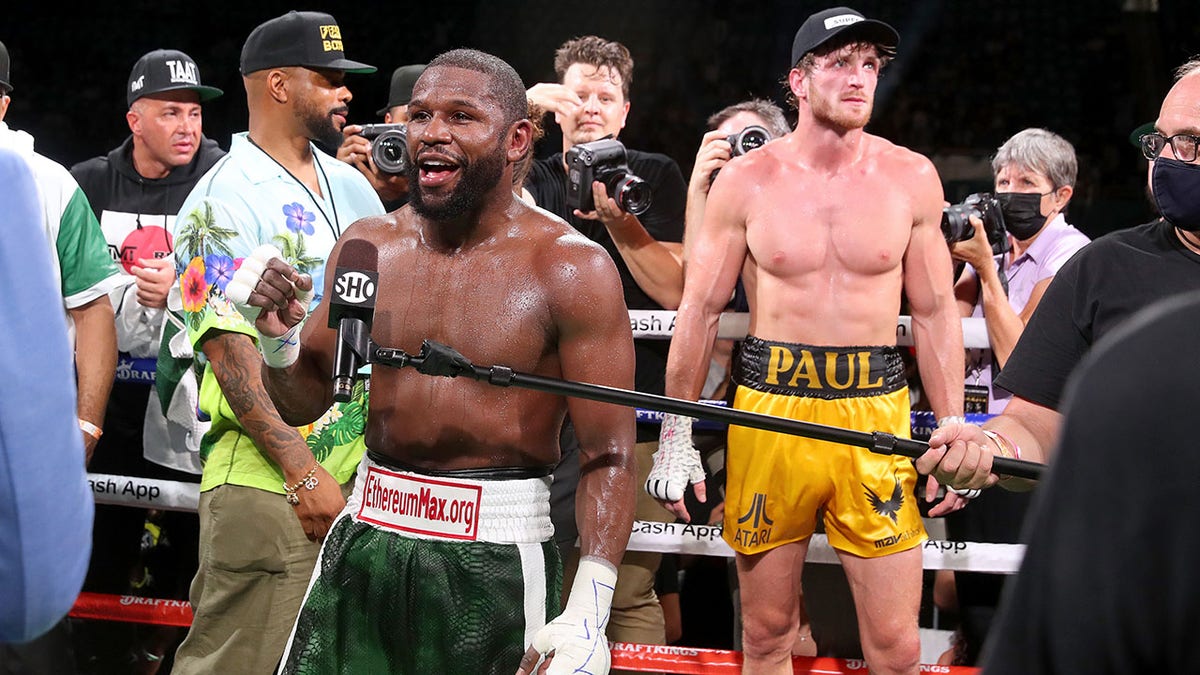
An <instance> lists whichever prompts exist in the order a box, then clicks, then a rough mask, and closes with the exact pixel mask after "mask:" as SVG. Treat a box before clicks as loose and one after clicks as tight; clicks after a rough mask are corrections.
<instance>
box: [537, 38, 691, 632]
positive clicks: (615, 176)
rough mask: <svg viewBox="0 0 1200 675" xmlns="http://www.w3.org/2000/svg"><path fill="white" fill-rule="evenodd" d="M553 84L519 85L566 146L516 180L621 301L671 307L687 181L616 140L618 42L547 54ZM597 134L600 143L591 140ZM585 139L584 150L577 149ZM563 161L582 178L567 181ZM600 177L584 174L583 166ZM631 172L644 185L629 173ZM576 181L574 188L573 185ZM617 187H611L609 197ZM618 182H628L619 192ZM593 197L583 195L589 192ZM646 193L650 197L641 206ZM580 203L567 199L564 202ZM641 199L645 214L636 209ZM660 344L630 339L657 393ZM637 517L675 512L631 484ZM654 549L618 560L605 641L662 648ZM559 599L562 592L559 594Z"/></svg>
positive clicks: (583, 42) (622, 105)
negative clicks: (612, 271)
mask: <svg viewBox="0 0 1200 675" xmlns="http://www.w3.org/2000/svg"><path fill="white" fill-rule="evenodd" d="M554 70H555V72H556V73H557V74H558V78H559V82H558V83H557V84H555V83H540V84H536V85H534V86H533V87H532V88H530V89H529V90H528V92H526V93H527V96H528V97H529V100H530V101H531V102H532V103H534V104H536V105H538V106H540V107H541V108H542V109H544V110H548V111H552V112H553V113H554V119H555V121H556V122H558V124H559V126H560V127H561V128H562V135H563V152H562V153H561V154H560V153H556V154H554V155H552V156H551V157H548V158H544V159H538V160H535V161H534V163H533V166H532V169H531V170H530V173H529V176H528V178H527V179H526V183H525V187H526V188H528V190H529V192H530V193H531V194H532V195H533V197H534V199H535V200H536V202H537V205H538V206H540V207H542V208H544V209H546V210H547V211H550V212H551V213H554V214H555V215H557V216H559V217H561V218H563V219H564V220H566V221H567V222H568V223H570V224H571V225H572V226H574V227H575V229H577V230H579V231H580V232H581V233H583V234H584V235H585V236H586V237H588V238H589V239H591V240H592V241H595V242H596V243H598V244H600V245H601V246H603V247H604V249H605V250H606V251H608V254H609V255H610V256H611V257H612V259H613V261H614V262H615V263H616V266H617V270H618V272H619V273H620V275H621V280H622V285H623V286H624V289H625V304H626V306H627V307H629V308H630V309H675V308H676V307H678V306H679V300H680V298H681V296H682V294H683V266H682V264H681V263H680V261H679V258H678V257H677V254H678V252H679V250H680V247H681V244H680V243H679V242H681V241H682V240H683V224H684V200H685V195H686V186H685V184H684V182H683V174H682V172H680V170H679V166H678V165H677V164H676V163H675V161H674V160H672V159H671V158H669V157H667V156H665V155H660V154H653V153H647V152H639V151H637V150H626V149H624V147H623V146H622V144H620V143H619V142H617V141H616V140H614V139H615V138H616V137H617V135H618V134H619V133H620V132H621V129H622V128H624V126H625V118H626V116H627V115H628V113H629V87H630V82H631V79H632V77H633V58H632V57H631V56H630V54H629V50H628V49H627V48H626V47H625V46H624V45H622V44H620V43H618V42H612V41H609V40H605V39H603V38H600V37H596V36H586V37H580V38H575V39H573V40H568V41H567V42H566V43H564V44H563V45H562V46H561V47H559V49H558V51H557V52H556V53H555V56H554ZM597 142H598V143H597ZM581 146H583V147H581ZM568 161H572V162H574V166H573V167H572V170H573V171H578V172H579V173H578V175H579V178H577V179H576V180H575V182H574V183H572V181H571V178H570V176H569V173H568ZM589 172H590V173H591V174H592V175H593V176H595V178H596V179H597V180H594V181H588V180H587V175H586V174H587V173H589ZM630 174H632V176H635V177H637V178H639V179H640V180H641V181H643V183H640V184H639V183H638V182H637V181H630V180H628V179H629V177H630ZM572 186H574V187H572ZM614 187H615V188H616V189H617V191H618V194H614V193H613V188H614ZM622 188H625V189H624V190H623V192H622ZM589 190H590V191H591V194H592V199H591V201H590V203H589V202H587V201H586V197H587V194H586V193H587V191H589ZM647 191H648V192H649V193H650V195H649V197H650V203H649V204H645V203H644V202H645V198H646V197H647V195H646V194H645V192H647ZM581 201H582V202H583V204H582V206H579V207H576V206H572V204H573V203H575V204H579V203H580V202H581ZM643 207H644V210H642V209H643ZM669 347H670V343H669V342H668V341H667V340H635V341H634V350H635V358H636V365H635V368H636V372H635V388H636V389H637V390H638V391H640V392H646V393H652V394H662V393H663V385H664V383H663V375H664V372H665V370H666V362H667V350H668V349H669ZM657 439H658V431H657V429H656V428H654V427H648V426H646V425H640V426H639V428H638V437H637V440H638V443H637V445H636V446H635V451H636V453H637V461H638V468H639V474H640V477H639V479H638V480H639V481H645V478H646V474H647V472H648V471H649V468H650V464H651V459H650V457H651V455H652V454H653V453H654V450H655V449H656V448H657ZM573 440H574V433H573V430H572V429H571V428H570V425H569V424H568V425H566V427H564V429H563V434H562V438H561V445H562V451H563V460H562V462H561V463H560V464H559V466H558V467H557V468H556V469H555V472H554V475H555V481H554V485H553V487H552V488H551V516H552V518H553V519H554V524H555V538H556V539H557V540H558V542H559V545H560V547H562V548H563V553H564V571H565V575H564V589H570V587H571V576H572V573H573V566H574V565H573V563H574V562H575V561H577V560H578V557H579V556H578V550H577V549H575V548H574V542H575V539H576V536H575V534H574V516H573V513H572V510H573V509H574V504H575V497H574V483H575V480H574V476H573V475H572V474H577V472H578V446H577V444H575V443H573ZM638 493H639V496H638V505H637V511H636V517H637V518H638V519H639V520H656V521H669V520H673V518H672V517H671V516H670V514H669V513H667V511H666V510H664V509H662V508H661V507H660V506H658V504H656V503H654V501H653V500H651V499H649V498H648V497H647V496H646V495H645V494H644V492H643V491H641V490H639V491H638ZM660 557H661V556H660V554H657V553H645V552H630V553H627V554H626V555H625V558H624V559H623V561H622V564H621V567H620V571H619V575H618V580H617V587H616V591H615V593H614V596H613V607H612V620H611V621H610V623H609V625H608V637H609V639H611V640H616V641H624V642H638V643H641V644H663V643H665V641H666V636H665V630H664V624H663V616H662V608H661V607H660V605H659V603H658V599H657V597H656V596H655V594H654V577H655V572H656V571H657V569H658V564H659V559H660ZM564 595H565V594H564Z"/></svg>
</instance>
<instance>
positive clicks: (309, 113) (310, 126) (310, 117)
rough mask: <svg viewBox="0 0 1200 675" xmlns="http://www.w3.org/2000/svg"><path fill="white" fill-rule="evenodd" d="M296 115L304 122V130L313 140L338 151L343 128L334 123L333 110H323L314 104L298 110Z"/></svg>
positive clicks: (333, 150)
mask: <svg viewBox="0 0 1200 675" xmlns="http://www.w3.org/2000/svg"><path fill="white" fill-rule="evenodd" d="M296 116H297V117H299V118H300V121H301V122H303V123H304V131H305V133H306V134H307V135H308V137H309V138H310V139H311V140H313V141H316V142H317V143H318V144H319V145H321V146H322V147H324V148H327V149H329V150H331V151H332V152H337V149H338V147H339V146H341V144H342V130H341V129H338V128H337V127H336V126H334V125H333V114H332V111H324V112H322V111H319V110H317V109H316V108H315V107H314V106H311V105H305V106H304V107H302V108H300V109H299V110H297V111H296Z"/></svg>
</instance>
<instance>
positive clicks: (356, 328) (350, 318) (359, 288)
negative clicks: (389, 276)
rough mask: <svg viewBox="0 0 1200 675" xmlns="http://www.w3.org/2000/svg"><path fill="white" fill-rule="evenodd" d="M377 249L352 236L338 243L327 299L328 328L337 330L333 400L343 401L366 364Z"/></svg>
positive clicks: (347, 397) (372, 316) (376, 278)
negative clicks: (359, 370) (331, 286)
mask: <svg viewBox="0 0 1200 675" xmlns="http://www.w3.org/2000/svg"><path fill="white" fill-rule="evenodd" d="M378 270H379V251H378V250H377V249H376V248H375V245H374V244H372V243H370V242H368V241H363V240H361V239H353V240H350V241H347V242H346V243H345V244H343V245H342V250H341V253H340V254H339V255H338V261H337V268H336V271H335V273H334V279H333V295H332V296H331V297H330V298H329V327H330V328H336V329H337V332H338V337H337V350H336V351H335V353H334V357H333V400H334V401H337V402H339V403H345V402H346V401H349V400H350V395H351V392H352V391H353V390H354V376H355V373H357V372H358V369H359V368H360V367H362V365H363V364H365V363H367V356H368V354H367V349H368V342H369V339H370V336H371V320H372V318H374V316H375V293H376V292H377V291H378V289H379V271H378Z"/></svg>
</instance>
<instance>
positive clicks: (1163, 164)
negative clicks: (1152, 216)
mask: <svg viewBox="0 0 1200 675" xmlns="http://www.w3.org/2000/svg"><path fill="white" fill-rule="evenodd" d="M1150 187H1151V190H1152V192H1153V193H1154V203H1155V204H1157V205H1158V212H1159V213H1161V214H1162V216H1163V218H1166V219H1167V222H1169V223H1171V224H1172V225H1174V226H1175V227H1178V228H1179V229H1181V230H1187V231H1189V232H1200V166H1198V165H1196V164H1188V163H1187V162H1181V161H1179V160H1177V159H1170V158H1168V157H1159V158H1158V159H1156V160H1154V169H1153V170H1152V171H1151V172H1150Z"/></svg>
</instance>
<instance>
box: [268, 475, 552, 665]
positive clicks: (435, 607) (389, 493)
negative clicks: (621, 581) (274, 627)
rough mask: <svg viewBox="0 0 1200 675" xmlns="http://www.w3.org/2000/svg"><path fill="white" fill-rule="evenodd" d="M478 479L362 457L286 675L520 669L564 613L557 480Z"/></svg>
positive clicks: (286, 661) (295, 634)
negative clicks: (554, 521)
mask: <svg viewBox="0 0 1200 675" xmlns="http://www.w3.org/2000/svg"><path fill="white" fill-rule="evenodd" d="M372 454H373V453H372ZM472 476H473V478H471V479H466V478H460V477H457V476H455V475H454V474H452V473H448V474H439V475H437V476H431V475H426V474H420V473H414V472H410V471H401V470H396V469H395V468H389V467H388V466H384V465H383V464H381V463H380V461H379V458H378V457H374V458H373V457H372V455H371V454H369V455H367V456H364V457H363V461H362V464H361V465H360V466H359V472H358V477H357V480H356V483H355V486H354V493H353V494H352V495H351V497H350V500H349V501H348V502H347V504H346V509H345V510H344V511H343V512H342V514H341V515H340V516H338V519H337V521H335V523H334V525H333V527H332V528H331V530H330V532H329V535H328V537H326V539H325V543H324V545H323V546H322V548H321V555H320V558H318V560H317V565H316V568H315V570H314V572H313V578H312V581H311V583H310V585H309V590H308V594H307V595H306V597H305V599H304V604H303V606H302V608H301V610H300V615H299V617H298V618H297V620H296V625H295V628H294V629H293V631H292V639H291V640H290V643H289V645H288V648H287V651H286V652H284V656H283V661H282V665H281V667H280V672H281V673H285V674H288V675H291V674H297V675H299V674H303V675H330V674H333V673H347V674H350V673H354V674H360V673H395V674H398V675H404V674H411V675H418V674H420V675H427V674H428V673H502V674H503V675H512V673H514V672H516V670H517V666H518V665H519V663H520V660H521V656H522V655H523V654H524V653H525V650H526V649H527V648H528V646H529V643H530V641H531V639H532V637H533V634H534V633H535V632H536V631H537V630H538V629H539V628H541V627H542V626H543V625H545V623H546V622H547V620H548V617H554V616H557V615H558V614H559V612H560V611H561V604H560V600H559V597H560V590H561V588H562V565H561V561H560V560H559V554H558V548H557V547H556V546H555V544H554V541H553V532H554V528H553V526H552V525H551V524H550V502H549V496H550V478H549V476H546V477H542V478H526V479H519V480H479V479H477V478H476V477H477V476H478V472H472Z"/></svg>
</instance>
